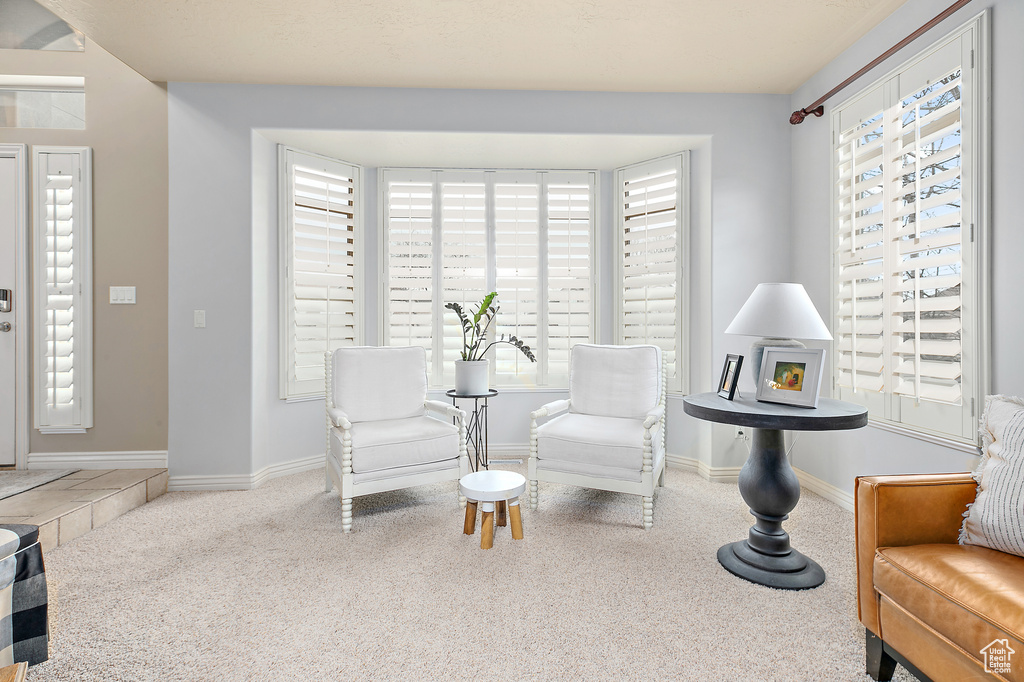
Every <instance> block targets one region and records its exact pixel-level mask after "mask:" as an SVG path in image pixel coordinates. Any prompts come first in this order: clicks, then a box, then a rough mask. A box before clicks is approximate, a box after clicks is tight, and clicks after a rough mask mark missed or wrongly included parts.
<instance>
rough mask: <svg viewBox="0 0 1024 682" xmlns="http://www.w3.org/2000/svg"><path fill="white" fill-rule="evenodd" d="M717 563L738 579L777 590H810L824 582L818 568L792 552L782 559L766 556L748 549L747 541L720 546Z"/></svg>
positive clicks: (792, 550)
mask: <svg viewBox="0 0 1024 682" xmlns="http://www.w3.org/2000/svg"><path fill="white" fill-rule="evenodd" d="M718 563H720V564H722V567H723V568H725V570H727V571H729V572H730V573H732V574H733V575H735V576H737V577H740V578H743V579H744V580H749V581H750V582H752V583H757V584H758V585H765V586H767V587H775V588H778V589H780V590H809V589H811V588H812V587H817V586H818V585H821V584H822V583H823V582H825V571H824V570H823V569H822V568H821V566H819V565H818V564H817V563H816V562H815V561H814V560H813V559H808V558H807V557H805V556H804V555H803V554H801V553H800V552H798V551H796V550H795V549H790V550H789V554H786V555H785V556H768V555H765V554H761V553H760V552H757V551H755V550H753V549H751V548H750V545H748V544H747V541H746V540H740V541H739V542H730V543H729V544H728V545H722V547H721V548H720V549H719V550H718Z"/></svg>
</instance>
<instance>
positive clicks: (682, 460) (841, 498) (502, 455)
mask: <svg viewBox="0 0 1024 682" xmlns="http://www.w3.org/2000/svg"><path fill="white" fill-rule="evenodd" d="M120 454H147V453H43V457H44V458H48V457H51V456H54V455H63V456H69V455H89V456H92V455H97V456H99V455H120ZM159 454H162V455H163V462H164V464H163V465H162V466H161V468H164V467H166V461H167V453H166V452H163V453H159ZM489 454H490V458H491V459H492V460H493V459H522V460H523V461H524V462H525V461H526V459H527V458H528V457H529V456H530V446H529V445H520V444H512V443H509V444H494V445H491V446H490V451H489ZM34 457H36V454H35V453H30V454H29V468H30V469H44V468H50V469H52V468H73V467H77V468H79V469H114V468H150V467H156V466H157V464H152V463H150V464H147V465H145V466H142V465H138V466H135V467H129V466H128V465H126V464H119V465H118V466H114V465H113V464H110V460H100V459H97V460H96V462H97V465H96V466H91V465H87V464H84V463H82V462H80V461H78V460H77V459H76V460H75V461H74V462H72V461H71V460H68V461H67V462H63V461H61V460H56V459H54V460H49V459H46V461H47V464H46V465H45V466H43V465H39V464H37V465H35V466H33V464H34V463H36V462H37V460H36V459H33V458H34ZM50 461H56V462H59V463H58V464H50V463H49V462H50ZM665 461H666V463H667V464H668V465H669V466H671V467H673V468H676V469H684V470H688V471H693V472H695V473H697V474H700V476H701V477H702V478H704V479H706V480H708V481H714V482H716V483H735V482H736V481H737V479H738V478H739V475H740V469H742V467H712V466H708V465H707V464H706V463H705V462H702V461H700V460H698V459H694V458H692V457H682V456H680V455H672V454H669V455H667V456H666V458H665ZM101 464H102V465H101ZM108 464H109V466H108ZM323 465H324V455H314V456H312V457H305V458H303V459H296V460H292V461H290V462H281V463H279V464H272V465H270V466H266V467H263V468H262V469H260V470H259V471H257V472H255V473H253V474H251V475H249V474H237V475H227V476H172V477H171V478H170V480H169V481H168V483H167V490H168V491H180V490H252V489H253V488H256V487H258V486H260V485H262V484H263V483H265V482H266V481H269V480H271V479H273V478H278V477H280V476H289V475H291V474H297V473H301V472H303V471H310V470H311V469H318V468H320V467H322V466H323ZM793 471H794V472H796V475H797V478H798V479H800V485H801V486H802V487H803V488H806V489H807V490H810V491H811V492H813V493H816V494H818V495H821V496H822V497H824V498H825V499H826V500H829V501H831V502H834V503H835V504H837V505H839V506H840V507H842V508H843V509H847V510H849V511H853V495H851V494H850V493H848V492H846V491H845V490H842V489H841V488H837V487H836V486H834V485H832V484H831V483H826V482H825V481H823V480H821V479H820V478H817V477H815V476H812V475H811V474H808V473H807V472H806V471H803V470H801V469H796V468H794V469H793Z"/></svg>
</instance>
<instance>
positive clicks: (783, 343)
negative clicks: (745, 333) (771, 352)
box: [750, 336, 807, 394]
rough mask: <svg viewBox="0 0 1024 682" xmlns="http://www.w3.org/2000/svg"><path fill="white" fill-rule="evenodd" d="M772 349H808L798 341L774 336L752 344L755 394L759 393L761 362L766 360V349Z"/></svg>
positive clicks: (751, 355)
mask: <svg viewBox="0 0 1024 682" xmlns="http://www.w3.org/2000/svg"><path fill="white" fill-rule="evenodd" d="M768 347H772V348H807V346H805V345H804V344H802V343H800V342H799V341H797V340H796V339H779V338H776V337H773V336H765V337H764V338H760V339H758V340H757V341H754V343H752V344H750V371H751V372H753V373H754V393H755V394H756V393H757V382H758V381H760V380H761V360H763V359H764V349H765V348H768Z"/></svg>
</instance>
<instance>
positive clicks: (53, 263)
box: [35, 148, 92, 433]
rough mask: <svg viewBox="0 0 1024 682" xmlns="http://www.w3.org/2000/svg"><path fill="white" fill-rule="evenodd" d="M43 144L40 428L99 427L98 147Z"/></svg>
mask: <svg viewBox="0 0 1024 682" xmlns="http://www.w3.org/2000/svg"><path fill="white" fill-rule="evenodd" d="M68 149H73V151H70V150H69V151H63V150H61V148H36V150H35V152H36V155H35V168H36V186H35V197H36V206H35V215H36V223H35V230H36V235H35V236H36V238H35V250H36V256H35V257H36V266H35V279H36V281H35V302H36V314H35V339H36V359H35V366H36V372H35V374H36V377H35V379H36V381H35V386H36V418H35V421H36V428H38V429H40V430H41V431H43V432H44V433H46V432H49V433H60V432H65V433H75V432H82V431H84V429H86V428H89V427H91V426H92V319H91V316H92V283H91V268H92V263H91V260H92V254H91V250H92V244H91V241H92V238H91V234H90V225H91V215H90V214H91V207H90V202H91V187H90V184H91V183H90V179H91V172H90V171H91V161H92V159H91V150H90V149H88V148H68Z"/></svg>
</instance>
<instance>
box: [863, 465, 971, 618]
mask: <svg viewBox="0 0 1024 682" xmlns="http://www.w3.org/2000/svg"><path fill="white" fill-rule="evenodd" d="M977 489H978V486H977V483H976V482H975V480H974V478H972V477H971V474H970V473H956V474H909V475H902V476H861V477H859V478H858V479H857V482H856V487H855V490H854V500H855V505H856V522H857V530H856V553H857V615H858V617H859V618H860V622H861V623H863V624H864V627H866V628H867V629H868V630H870V631H871V632H873V633H875V634H876V635H879V634H880V632H879V630H880V628H879V624H878V595H877V594H876V593H875V588H874V561H875V550H877V549H878V548H879V547H907V546H910V545H926V544H956V542H957V540H958V537H959V533H960V526H961V524H962V522H963V514H964V512H965V511H967V505H968V504H970V503H971V502H973V501H974V497H975V494H976V493H977Z"/></svg>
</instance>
